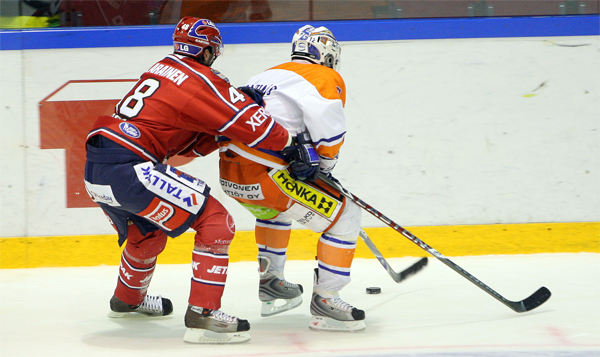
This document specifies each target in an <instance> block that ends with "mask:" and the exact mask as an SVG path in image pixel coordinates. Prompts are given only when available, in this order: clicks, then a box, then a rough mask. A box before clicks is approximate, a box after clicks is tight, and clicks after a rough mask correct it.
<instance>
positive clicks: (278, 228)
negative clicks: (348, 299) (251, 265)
mask: <svg viewBox="0 0 600 357" xmlns="http://www.w3.org/2000/svg"><path fill="white" fill-rule="evenodd" d="M270 211H272V212H274V213H275V214H276V216H275V217H273V218H270V219H257V220H256V227H255V237H256V244H257V246H258V263H259V274H260V281H259V289H258V298H259V299H260V301H261V302H262V306H261V316H264V317H266V316H272V315H275V314H279V313H281V312H284V311H289V310H291V309H294V308H296V307H298V306H300V305H301V304H302V293H303V292H304V290H303V288H302V285H300V284H294V283H290V282H288V281H286V280H285V277H284V269H285V262H286V260H287V254H286V253H287V247H288V244H289V241H290V235H291V229H292V220H291V219H290V218H288V217H286V216H285V215H284V214H280V213H279V212H277V211H274V210H270Z"/></svg>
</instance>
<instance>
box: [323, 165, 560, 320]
mask: <svg viewBox="0 0 600 357" xmlns="http://www.w3.org/2000/svg"><path fill="white" fill-rule="evenodd" d="M319 179H320V180H322V181H323V182H325V183H326V184H327V185H329V186H331V187H332V188H334V189H336V190H337V191H338V192H339V193H341V194H342V195H343V196H345V197H346V198H348V199H349V200H351V201H352V202H354V203H356V204H357V205H358V206H359V207H361V208H362V209H364V210H365V211H367V212H369V213H370V214H371V215H373V216H374V217H375V218H377V219H379V220H380V221H381V222H383V223H385V224H386V225H387V226H388V227H391V228H392V229H394V230H395V231H396V232H398V233H400V234H401V235H403V236H404V237H405V238H407V239H408V240H410V241H411V242H413V243H414V244H416V245H417V246H419V248H421V249H423V250H424V251H426V252H427V253H429V254H431V255H433V256H434V257H436V258H437V259H438V260H439V261H440V262H442V263H444V264H445V265H446V266H448V267H449V268H451V269H452V270H454V271H455V272H457V273H458V274H460V275H462V276H463V277H464V278H465V279H467V280H468V281H470V282H471V283H473V284H475V285H476V286H477V287H478V288H480V289H481V290H483V291H485V292H486V293H488V294H489V295H490V296H492V297H493V298H495V299H496V300H498V301H500V302H501V303H503V304H504V305H506V306H508V307H509V308H510V309H512V310H513V311H515V312H526V311H531V310H533V309H535V308H537V307H538V306H540V305H542V304H543V303H545V302H546V301H548V299H549V298H550V296H552V293H550V290H548V289H547V288H546V287H541V288H539V289H538V290H537V291H536V292H535V293H533V294H532V295H531V296H529V297H528V298H526V299H524V300H521V301H510V300H508V299H506V298H505V297H504V296H502V295H500V294H499V293H498V292H496V291H495V290H494V289H492V288H490V287H489V286H487V285H486V284H484V283H483V282H482V281H481V280H479V279H477V278H476V277H475V276H473V275H471V274H470V273H469V272H467V271H466V270H464V269H463V268H461V267H460V266H458V265H457V264H456V263H454V262H452V261H451V260H450V259H448V258H447V257H445V256H444V255H442V254H441V253H440V252H438V251H437V250H436V249H434V248H432V247H431V246H429V245H428V244H427V243H425V242H423V241H422V240H421V239H419V238H417V237H416V236H415V235H414V234H412V233H411V232H409V231H408V230H406V229H404V228H402V227H401V226H400V225H399V224H398V223H396V222H394V221H392V220H391V219H389V218H388V217H386V216H384V215H383V214H382V213H381V212H379V211H378V210H376V209H375V208H374V207H373V206H371V205H369V204H368V203H366V202H365V201H363V200H361V199H360V198H358V197H357V196H355V195H354V194H353V193H352V192H350V191H348V190H346V189H345V188H344V187H343V186H342V185H341V184H340V183H339V181H337V180H335V179H333V178H330V177H328V176H327V175H324V174H321V175H320V176H319ZM376 256H377V255H376ZM377 259H379V257H377ZM380 262H381V260H380ZM382 264H383V262H382ZM384 267H386V266H385V265H384ZM386 270H387V267H386ZM388 273H389V270H388Z"/></svg>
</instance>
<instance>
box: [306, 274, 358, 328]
mask: <svg viewBox="0 0 600 357" xmlns="http://www.w3.org/2000/svg"><path fill="white" fill-rule="evenodd" d="M317 279H318V270H317V269H315V281H316V280H317ZM310 313H311V314H312V315H313V316H312V318H311V320H310V323H309V325H308V327H309V328H310V329H312V330H324V331H347V332H358V331H362V330H364V329H365V322H364V319H365V312H364V311H363V310H359V309H357V308H355V307H354V306H352V305H350V304H348V303H347V302H345V301H343V300H342V299H341V298H340V297H339V296H334V297H331V298H325V297H323V296H321V295H319V294H318V293H316V292H313V295H312V299H311V301H310Z"/></svg>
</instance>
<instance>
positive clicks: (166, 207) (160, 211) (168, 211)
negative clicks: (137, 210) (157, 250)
mask: <svg viewBox="0 0 600 357" xmlns="http://www.w3.org/2000/svg"><path fill="white" fill-rule="evenodd" d="M174 214H175V207H173V206H171V205H170V204H168V203H166V202H163V201H158V204H157V205H156V207H155V208H154V210H152V212H150V213H148V214H147V215H145V216H144V217H146V218H148V219H149V220H150V221H152V222H154V223H156V224H157V225H158V226H160V227H162V228H164V229H166V230H168V231H170V230H171V229H170V228H168V227H166V226H165V222H166V221H168V220H169V219H170V218H171V217H172V216H173V215H174Z"/></svg>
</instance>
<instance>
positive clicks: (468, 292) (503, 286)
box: [0, 253, 600, 357]
mask: <svg viewBox="0 0 600 357" xmlns="http://www.w3.org/2000/svg"><path fill="white" fill-rule="evenodd" d="M414 261H415V258H394V259H389V262H390V264H391V265H392V267H393V268H394V269H396V270H400V269H402V268H404V267H406V266H408V265H410V264H411V263H412V262H414ZM453 261H454V262H455V263H457V264H459V265H460V266H461V267H462V268H464V269H466V270H467V271H469V272H470V273H471V274H473V275H475V276H476V277H477V278H479V279H480V280H482V281H483V282H484V283H486V284H487V285H489V286H490V287H491V288H493V289H494V290H496V291H497V292H498V293H500V294H502V295H503V296H504V297H506V298H507V299H510V300H521V299H524V298H526V297H527V296H529V295H530V294H531V293H533V292H534V291H535V290H536V289H538V288H539V287H541V286H546V287H547V288H549V289H550V290H551V291H552V293H553V296H552V297H551V298H550V300H548V301H547V302H546V303H545V304H544V305H542V306H540V307H538V308H537V309H536V310H533V311H530V312H527V313H522V314H517V313H515V312H513V311H512V310H510V309H509V308H507V307H506V306H504V305H503V304H501V303H499V302H498V301H496V300H495V299H493V298H492V297H490V296H489V295H488V294H486V293H484V292H483V291H481V290H480V289H479V288H477V287H476V286H475V285H473V284H471V283H470V282H469V281H467V280H466V279H464V278H462V277H461V276H460V275H458V274H457V273H455V272H454V271H452V270H451V269H449V268H448V267H446V266H445V265H443V264H442V263H441V262H439V261H437V260H436V259H434V258H430V262H429V265H428V267H426V268H425V270H423V271H422V272H420V273H419V274H417V275H415V276H413V277H411V278H409V279H408V280H406V281H404V282H402V283H400V284H396V283H395V282H394V281H393V280H392V279H391V278H390V277H389V276H388V275H387V274H386V272H385V271H384V270H383V269H382V268H381V266H380V265H379V263H378V262H377V261H376V260H374V259H366V260H365V259H357V260H355V261H354V263H353V269H352V278H353V280H352V282H351V283H350V285H348V286H347V287H346V288H344V290H342V292H341V296H342V298H343V299H344V300H345V301H347V302H349V303H351V304H353V305H354V306H356V307H358V308H361V309H364V310H365V312H366V316H367V319H366V325H367V328H366V330H365V331H363V332H358V333H335V332H315V331H311V330H309V329H308V322H309V320H310V312H309V304H308V300H309V299H310V293H311V291H312V289H311V287H312V268H313V267H314V264H315V263H314V262H311V261H290V262H288V264H287V269H286V278H287V279H288V280H289V281H292V282H296V283H301V284H303V286H304V289H305V293H304V294H303V298H304V302H303V304H302V305H301V306H300V307H298V308H297V309H295V310H292V311H289V312H286V313H283V314H280V315H277V316H272V317H270V318H261V317H260V302H259V300H258V296H257V290H258V274H257V273H256V263H255V262H242V263H234V264H231V265H230V269H229V276H228V282H227V287H226V289H225V294H224V296H223V306H222V310H223V311H224V312H226V313H229V314H232V315H236V316H240V317H242V318H246V319H248V320H249V321H250V324H251V330H250V333H251V336H252V339H251V340H250V341H248V342H247V343H244V344H240V345H228V346H213V345H205V346H199V345H194V344H187V343H184V342H183V334H184V333H185V327H184V324H183V316H184V314H185V310H186V307H187V298H188V294H189V288H190V287H189V281H190V277H191V269H190V266H189V265H188V264H185V265H161V264H160V262H159V264H158V266H157V268H156V271H155V273H154V277H153V281H152V285H151V286H150V289H149V293H150V294H153V295H158V294H161V295H163V296H165V297H168V298H170V299H171V300H172V301H173V305H174V314H173V315H172V317H164V318H155V319H151V320H143V319H109V318H108V317H107V316H106V314H107V313H108V310H109V308H108V301H109V299H110V297H111V295H112V292H113V289H114V287H115V283H116V279H117V275H118V267H116V266H110V267H106V266H104V267H91V268H38V269H2V270H0V301H2V305H1V315H2V318H1V319H0V346H2V348H1V351H2V352H1V353H0V354H1V355H2V357H20V356H49V357H71V356H73V357H75V356H77V357H79V356H86V357H96V356H98V357H104V356H113V357H121V356H123V357H125V356H145V357H153V356H157V357H164V356H169V357H179V356H220V357H225V356H228V357H242V356H244V357H247V356H273V357H275V356H277V357H279V356H292V357H305V356H306V357H309V356H310V357H314V356H329V357H342V356H347V357H350V356H353V357H359V356H401V357H409V356H410V357H425V356H427V357H450V356H452V357H465V356H466V357H597V356H599V355H600V306H599V305H598V302H599V301H600V254H592V253H579V254H538V255H510V256H477V257H456V258H454V259H453ZM368 286H379V287H381V288H382V293H381V294H380V295H367V294H366V293H365V288H366V287H368Z"/></svg>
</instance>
